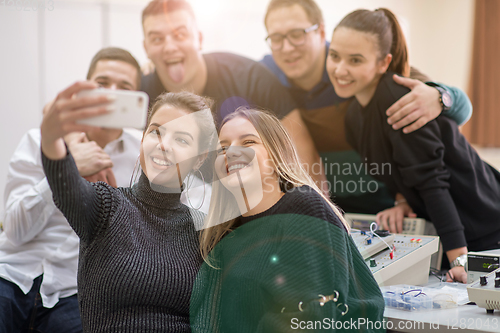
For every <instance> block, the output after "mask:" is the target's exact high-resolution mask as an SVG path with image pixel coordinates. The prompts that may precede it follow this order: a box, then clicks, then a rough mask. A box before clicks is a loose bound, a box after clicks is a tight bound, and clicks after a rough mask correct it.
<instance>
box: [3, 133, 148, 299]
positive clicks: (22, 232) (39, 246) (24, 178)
mask: <svg viewBox="0 0 500 333" xmlns="http://www.w3.org/2000/svg"><path fill="white" fill-rule="evenodd" d="M141 137H142V133H141V132H140V131H137V130H134V129H125V130H124V131H123V134H122V135H121V136H120V138H118V139H117V140H114V141H112V142H110V143H108V144H107V145H106V147H105V148H104V151H105V152H106V153H107V154H108V155H109V156H110V158H111V160H112V161H113V173H114V175H115V178H116V182H117V185H118V186H122V187H128V186H129V184H130V179H131V176H132V172H133V169H134V165H135V163H136V161H137V158H138V156H139V148H140V143H141V142H140V140H141ZM7 177H8V178H7V184H6V187H5V196H4V198H5V200H6V202H5V217H4V226H3V227H4V231H3V232H2V233H1V234H0V277H2V278H4V279H6V280H8V281H11V282H13V283H15V284H16V285H18V286H19V288H20V289H21V290H22V291H23V292H24V293H25V294H26V293H28V292H29V290H30V289H31V287H32V285H33V280H34V279H35V278H36V277H37V276H39V275H41V274H43V281H42V285H41V287H40V294H41V296H42V302H43V306H44V307H45V308H52V307H53V306H54V305H55V304H57V302H58V301H59V298H63V297H69V296H71V295H74V294H76V292H77V288H76V272H77V267H78V244H79V239H78V237H77V235H76V234H75V233H74V231H73V230H72V229H71V227H70V226H69V224H68V222H67V221H66V219H65V218H64V216H63V215H62V213H61V212H60V211H59V210H58V209H57V208H56V206H55V205H54V202H53V200H52V192H51V190H50V187H49V185H48V183H47V179H46V178H45V174H44V172H43V166H42V161H41V152H40V129H32V130H29V131H28V132H27V133H26V134H25V135H24V137H23V138H22V139H21V142H20V144H19V146H18V147H17V149H16V151H15V152H14V155H13V157H12V159H11V160H10V163H9V173H8V176H7Z"/></svg>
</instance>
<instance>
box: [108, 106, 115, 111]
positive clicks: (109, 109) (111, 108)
mask: <svg viewBox="0 0 500 333" xmlns="http://www.w3.org/2000/svg"><path fill="white" fill-rule="evenodd" d="M115 110H116V108H115V106H114V105H108V106H106V111H109V112H111V111H115Z"/></svg>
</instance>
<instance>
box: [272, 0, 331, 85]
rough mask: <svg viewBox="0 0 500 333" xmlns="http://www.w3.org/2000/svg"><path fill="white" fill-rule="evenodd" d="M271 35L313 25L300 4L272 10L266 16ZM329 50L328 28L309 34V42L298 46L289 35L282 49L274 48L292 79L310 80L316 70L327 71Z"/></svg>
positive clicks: (307, 38) (282, 65)
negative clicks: (327, 47) (325, 62)
mask: <svg viewBox="0 0 500 333" xmlns="http://www.w3.org/2000/svg"><path fill="white" fill-rule="evenodd" d="M265 23H266V27H267V33H268V35H269V36H270V35H272V34H275V33H278V34H282V35H285V34H287V33H288V32H290V31H291V30H294V29H306V28H309V27H311V26H312V25H313V23H312V22H310V21H309V19H308V17H307V14H306V12H305V11H304V9H303V8H302V7H301V6H300V5H297V4H296V5H292V6H286V7H280V8H277V9H274V10H272V11H271V12H269V14H268V16H267V19H266V22H265ZM324 52H325V32H324V27H323V26H322V25H320V27H319V28H318V29H317V30H315V31H312V32H309V33H307V34H306V36H305V43H304V44H303V45H300V46H294V45H292V44H290V42H289V41H288V40H287V39H286V38H285V39H284V40H283V47H282V49H281V50H277V51H272V54H273V58H274V61H276V64H277V65H278V66H279V67H280V68H281V70H282V71H283V72H284V73H285V74H286V76H287V77H288V78H290V79H291V80H292V81H307V80H308V79H309V77H310V76H313V75H314V73H316V72H318V70H319V71H320V72H322V71H323V65H324V63H323V59H324V56H323V53H324Z"/></svg>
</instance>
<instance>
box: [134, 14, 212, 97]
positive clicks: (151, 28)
mask: <svg viewBox="0 0 500 333" xmlns="http://www.w3.org/2000/svg"><path fill="white" fill-rule="evenodd" d="M143 28H144V49H145V50H146V54H147V55H148V58H149V59H151V61H152V62H153V63H154V65H155V67H156V71H157V73H158V76H159V77H160V79H161V81H162V83H163V85H164V86H165V89H167V90H168V91H172V92H178V91H181V90H183V89H188V90H189V89H191V88H192V87H196V86H198V85H200V84H201V83H200V82H199V81H200V80H201V81H203V80H204V79H203V78H202V76H200V73H202V72H203V57H202V55H201V52H200V50H201V42H202V35H201V33H200V32H199V31H198V29H197V27H196V22H195V20H194V17H193V16H192V15H191V14H190V13H189V12H188V11H187V10H176V11H173V12H170V13H168V14H159V15H151V16H148V17H146V18H145V20H144V25H143Z"/></svg>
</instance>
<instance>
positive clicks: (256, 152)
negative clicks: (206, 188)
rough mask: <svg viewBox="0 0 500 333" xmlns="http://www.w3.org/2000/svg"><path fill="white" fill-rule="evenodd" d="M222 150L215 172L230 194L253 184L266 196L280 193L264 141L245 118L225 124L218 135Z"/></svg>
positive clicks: (238, 118) (219, 151)
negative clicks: (234, 190) (266, 194)
mask: <svg viewBox="0 0 500 333" xmlns="http://www.w3.org/2000/svg"><path fill="white" fill-rule="evenodd" d="M219 140H220V145H221V147H220V149H219V150H218V155H217V159H216V161H215V170H216V172H217V176H218V177H219V179H221V182H222V184H223V185H224V186H225V187H226V188H227V189H228V190H230V191H233V189H239V188H240V187H243V186H242V185H244V186H245V189H247V188H249V189H250V188H252V187H253V185H252V184H257V183H258V184H259V185H258V186H257V188H259V189H261V190H263V191H264V192H265V193H270V192H274V191H278V192H279V191H280V189H279V183H278V177H277V175H276V172H275V170H274V167H273V163H272V161H271V159H270V158H269V154H268V152H267V150H266V148H265V146H264V144H263V141H262V139H261V137H260V135H259V133H258V132H257V130H256V129H255V127H254V126H253V125H252V123H251V122H250V121H249V120H248V119H246V118H243V117H237V118H234V119H232V120H229V121H228V122H226V123H225V124H224V125H223V126H222V128H221V130H220V133H219Z"/></svg>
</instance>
